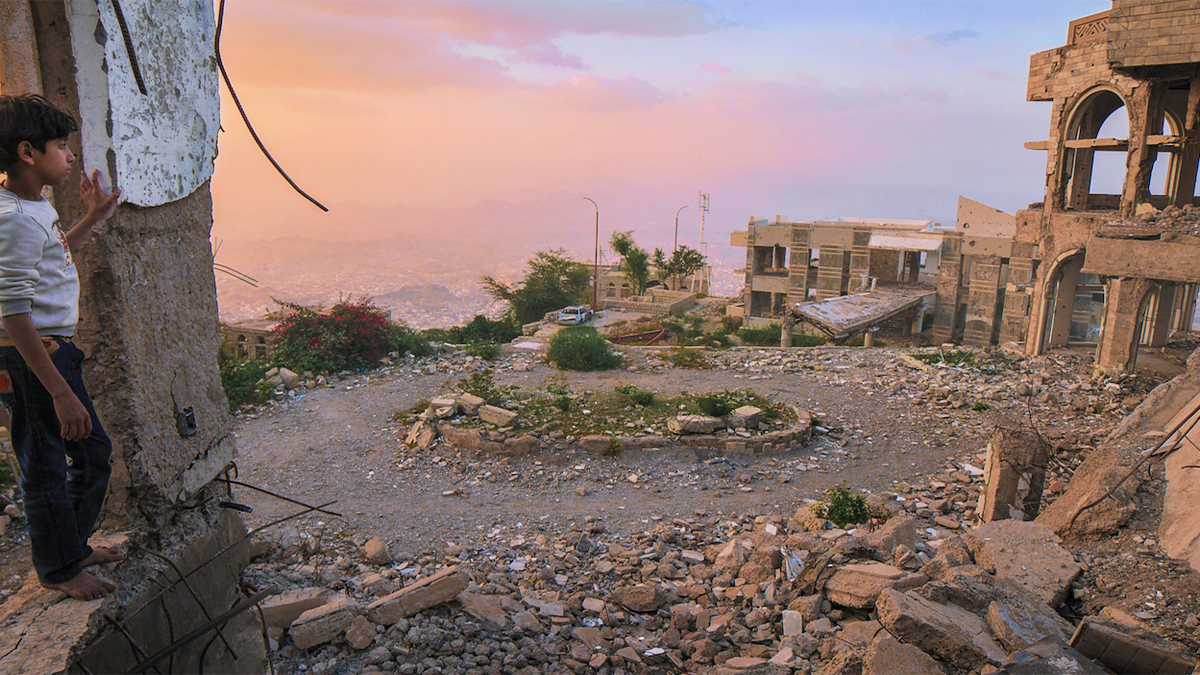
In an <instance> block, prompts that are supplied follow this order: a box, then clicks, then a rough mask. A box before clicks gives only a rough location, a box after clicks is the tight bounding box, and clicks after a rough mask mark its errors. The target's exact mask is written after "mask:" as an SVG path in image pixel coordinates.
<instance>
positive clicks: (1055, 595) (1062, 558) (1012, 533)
mask: <svg viewBox="0 0 1200 675" xmlns="http://www.w3.org/2000/svg"><path fill="white" fill-rule="evenodd" d="M1061 542H1062V540H1061V539H1059V538H1058V535H1056V534H1054V533H1053V532H1051V531H1050V529H1049V528H1047V527H1046V526H1045V525H1041V524H1038V523H1036V522H1024V521H1019V520H997V521H993V522H991V523H987V524H986V525H983V526H982V527H978V528H975V529H974V530H972V531H971V532H969V533H968V534H967V543H968V544H969V545H970V547H971V551H972V552H973V553H974V554H975V562H976V564H978V565H980V566H981V567H983V568H985V569H987V570H988V571H990V572H993V573H994V574H995V575H996V576H999V577H1004V578H1006V579H1012V580H1013V581H1015V582H1017V583H1018V584H1020V585H1022V586H1024V587H1025V588H1028V589H1029V590H1030V591H1033V593H1034V595H1037V596H1038V597H1039V598H1041V599H1042V601H1043V602H1045V603H1046V604H1048V605H1050V606H1051V607H1057V606H1058V605H1059V604H1060V603H1061V602H1062V601H1063V600H1064V599H1065V598H1066V597H1067V592H1068V591H1070V589H1071V583H1072V582H1073V581H1074V580H1075V577H1077V576H1079V573H1080V571H1081V568H1080V566H1079V563H1077V562H1075V556H1073V555H1071V553H1070V552H1069V551H1067V550H1066V549H1064V548H1063V547H1062V546H1059V544H1060V543H1061Z"/></svg>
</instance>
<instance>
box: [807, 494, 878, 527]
mask: <svg viewBox="0 0 1200 675" xmlns="http://www.w3.org/2000/svg"><path fill="white" fill-rule="evenodd" d="M813 513H815V514H816V515H817V517H818V518H825V519H826V520H828V521H830V522H832V523H833V524H834V525H837V526H838V527H840V528H843V529H845V528H846V527H847V526H848V525H858V524H860V523H865V522H867V520H869V519H870V517H871V513H870V510H869V509H868V508H867V500H866V498H865V497H863V496H862V495H859V494H853V493H851V492H850V488H849V487H848V486H847V485H846V484H845V483H843V484H842V485H835V486H834V487H831V488H829V489H828V490H826V491H825V501H822V502H818V503H817V505H816V507H815V508H814V509H813Z"/></svg>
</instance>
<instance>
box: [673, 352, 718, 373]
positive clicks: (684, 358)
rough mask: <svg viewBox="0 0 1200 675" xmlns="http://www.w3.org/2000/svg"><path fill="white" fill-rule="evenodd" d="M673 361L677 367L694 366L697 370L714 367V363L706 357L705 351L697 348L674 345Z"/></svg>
mask: <svg viewBox="0 0 1200 675" xmlns="http://www.w3.org/2000/svg"><path fill="white" fill-rule="evenodd" d="M670 354H671V363H673V364H675V367H677V368H694V369H696V370H708V369H709V368H712V364H711V363H709V362H708V359H706V358H704V353H703V352H701V351H698V350H695V349H684V348H683V347H672V348H671V351H670Z"/></svg>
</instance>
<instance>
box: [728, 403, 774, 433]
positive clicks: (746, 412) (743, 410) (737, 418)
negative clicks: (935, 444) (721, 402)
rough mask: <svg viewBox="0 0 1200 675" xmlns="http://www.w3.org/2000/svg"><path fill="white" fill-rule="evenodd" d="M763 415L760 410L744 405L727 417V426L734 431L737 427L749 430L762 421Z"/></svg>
mask: <svg viewBox="0 0 1200 675" xmlns="http://www.w3.org/2000/svg"><path fill="white" fill-rule="evenodd" d="M764 415H765V413H763V411H762V408H756V407H754V406H752V405H744V406H742V407H740V408H738V409H737V410H734V411H733V412H732V413H731V414H730V415H729V426H730V427H732V428H735V429H736V428H738V427H741V428H745V429H749V428H750V427H754V426H757V425H758V423H759V422H761V421H763V417H764Z"/></svg>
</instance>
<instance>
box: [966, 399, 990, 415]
mask: <svg viewBox="0 0 1200 675" xmlns="http://www.w3.org/2000/svg"><path fill="white" fill-rule="evenodd" d="M991 409H992V406H990V405H988V402H987V401H982V400H981V401H975V404H974V405H972V406H971V410H974V411H975V412H984V411H987V410H991Z"/></svg>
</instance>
